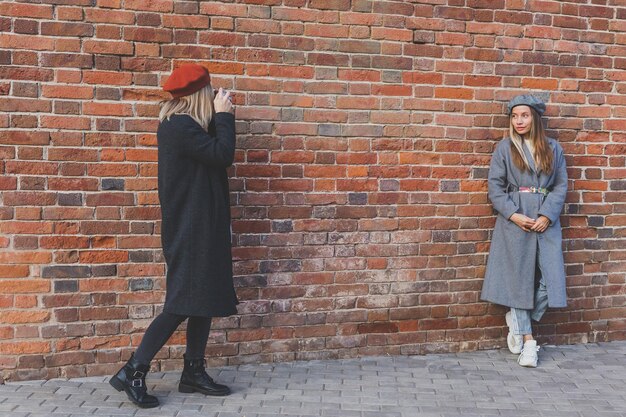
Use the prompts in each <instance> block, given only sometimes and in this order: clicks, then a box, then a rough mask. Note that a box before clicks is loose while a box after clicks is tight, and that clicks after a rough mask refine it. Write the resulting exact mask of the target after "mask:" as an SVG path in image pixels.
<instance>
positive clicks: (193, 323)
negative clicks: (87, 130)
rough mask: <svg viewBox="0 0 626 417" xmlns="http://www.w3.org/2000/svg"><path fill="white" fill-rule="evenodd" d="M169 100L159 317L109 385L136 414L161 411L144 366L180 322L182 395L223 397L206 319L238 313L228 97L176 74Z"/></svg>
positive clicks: (206, 79)
mask: <svg viewBox="0 0 626 417" xmlns="http://www.w3.org/2000/svg"><path fill="white" fill-rule="evenodd" d="M163 88H164V89H165V91H168V92H169V93H171V94H172V96H173V99H172V100H169V101H167V102H165V103H164V104H163V106H162V108H161V113H160V115H159V119H160V121H161V123H160V125H159V128H158V131H157V140H158V146H159V201H160V203H161V212H162V230H161V241H162V244H163V254H164V256H165V261H166V264H167V292H166V296H165V305H164V307H163V312H162V313H161V314H160V315H159V316H157V317H156V318H155V319H154V320H153V322H152V323H151V324H150V326H149V327H148V329H147V330H146V334H145V335H144V337H143V339H142V341H141V344H140V345H139V347H138V348H137V351H136V352H135V353H134V354H133V355H132V356H131V358H130V360H129V361H128V362H127V363H126V365H124V367H123V368H122V369H120V371H119V372H118V373H117V374H116V375H115V376H113V377H112V378H111V381H110V383H111V385H113V387H114V388H115V389H117V390H118V391H121V390H124V391H125V392H126V394H127V395H128V397H129V399H130V400H131V401H133V402H134V403H135V404H137V405H138V406H139V407H142V408H151V407H156V406H158V405H159V401H158V399H157V398H156V397H154V396H152V395H149V394H148V393H147V390H146V387H145V376H146V373H147V372H148V370H149V369H150V361H151V360H152V358H153V357H154V356H155V355H156V353H157V352H158V351H159V350H160V349H161V347H163V345H164V344H165V342H167V340H168V339H169V338H170V336H171V335H172V334H173V333H174V331H175V330H176V328H177V327H178V326H179V325H180V324H181V323H182V322H183V321H184V320H186V319H188V321H187V347H186V352H185V355H184V369H183V373H182V376H181V380H180V384H179V386H178V389H179V391H181V392H201V393H203V394H206V395H228V394H229V393H230V389H229V388H228V387H226V386H224V385H220V384H217V383H215V382H214V381H213V379H211V377H210V376H208V375H207V373H206V371H205V369H204V352H205V348H206V343H207V340H208V337H209V331H210V329H211V318H212V317H225V316H229V315H232V314H235V313H236V312H237V310H236V305H237V304H238V301H237V296H236V295H235V290H234V286H233V273H232V257H231V235H230V233H231V232H230V202H229V201H230V200H229V190H228V177H227V174H226V168H227V167H229V166H230V165H231V164H232V163H233V158H234V154H235V118H234V116H233V108H232V104H231V102H230V93H228V92H225V91H223V90H222V89H220V90H219V92H218V93H217V95H216V96H214V92H213V88H212V87H211V84H210V75H209V72H208V71H207V70H206V68H204V67H202V66H200V65H195V64H190V65H183V66H181V67H179V68H177V69H175V70H174V71H173V72H172V74H171V76H170V77H169V78H168V80H167V82H166V83H165V85H164V87H163Z"/></svg>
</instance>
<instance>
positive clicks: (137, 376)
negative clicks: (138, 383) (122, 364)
mask: <svg viewBox="0 0 626 417" xmlns="http://www.w3.org/2000/svg"><path fill="white" fill-rule="evenodd" d="M144 376H146V374H145V372H141V371H135V372H133V378H135V379H137V378H143V377H144Z"/></svg>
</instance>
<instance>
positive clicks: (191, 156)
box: [157, 113, 238, 317]
mask: <svg viewBox="0 0 626 417" xmlns="http://www.w3.org/2000/svg"><path fill="white" fill-rule="evenodd" d="M157 141H158V155H159V174H158V175H159V201H160V203H161V215H162V224H161V242H162V244H163V255H164V256H165V262H166V264H167V291H166V296H165V306H164V307H163V310H164V311H166V312H168V313H173V314H180V315H186V316H201V317H224V316H229V315H231V314H235V313H236V312H237V309H236V307H235V306H236V305H237V304H238V301H237V296H236V295H235V290H234V286H233V272H232V254H231V234H230V197H229V188H228V176H227V173H226V168H227V167H229V166H230V165H232V163H233V159H234V155H235V117H234V116H233V115H232V114H230V113H217V114H215V116H214V117H213V120H212V121H211V124H210V126H209V131H208V133H207V132H206V131H205V130H203V129H202V127H201V126H200V125H199V124H198V123H196V121H195V120H193V119H192V118H191V117H190V116H188V115H182V114H176V115H173V116H171V117H170V119H169V120H164V121H163V122H161V123H160V124H159V128H158V130H157Z"/></svg>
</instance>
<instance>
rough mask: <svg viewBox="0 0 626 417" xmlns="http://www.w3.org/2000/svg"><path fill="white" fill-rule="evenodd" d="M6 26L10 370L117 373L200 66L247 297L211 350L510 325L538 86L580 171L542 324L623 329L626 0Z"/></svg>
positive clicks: (505, 1)
mask: <svg viewBox="0 0 626 417" xmlns="http://www.w3.org/2000/svg"><path fill="white" fill-rule="evenodd" d="M47 3H48V4H47ZM52 3H54V4H52ZM0 30H1V32H0V64H1V65H2V66H1V68H0V94H1V95H0V111H1V114H0V155H1V160H0V172H1V173H2V176H1V177H0V196H1V197H0V198H1V205H0V232H1V234H0V248H1V249H0V288H1V291H0V367H1V368H2V369H3V370H4V371H3V374H2V375H3V377H4V378H7V379H28V378H50V377H57V376H68V377H75V376H84V375H100V374H110V373H112V372H113V370H115V369H117V367H118V366H119V364H120V362H121V361H122V359H124V358H127V357H128V355H129V354H130V352H131V351H132V350H133V349H134V347H136V346H137V344H138V342H139V341H140V339H141V336H142V333H143V330H144V329H145V327H146V326H147V325H148V324H149V322H150V321H151V318H152V317H154V315H155V314H158V312H159V308H160V305H161V302H162V300H163V296H164V292H163V289H164V270H165V267H164V264H163V258H162V255H161V251H160V238H159V216H160V213H159V206H158V199H157V192H156V189H157V181H156V174H157V164H156V156H157V149H156V141H155V134H154V132H155V129H156V126H157V120H156V116H157V113H158V101H159V100H161V99H163V98H165V97H166V96H164V94H163V93H162V92H161V90H160V88H159V86H160V85H161V84H162V83H163V82H164V79H165V77H166V76H167V74H168V73H169V72H170V71H171V69H172V68H173V65H175V64H176V63H181V62H184V61H197V62H202V63H203V64H205V65H207V66H208V68H209V69H210V71H211V72H212V74H213V79H214V84H215V86H218V87H219V86H221V87H225V88H228V89H234V90H235V91H236V104H237V118H238V124H237V129H238V151H237V158H236V164H235V166H234V167H233V168H232V170H231V174H232V183H231V185H232V202H233V211H232V212H233V217H234V220H233V230H234V232H235V236H234V240H235V247H234V249H233V251H234V256H235V258H236V262H235V265H234V268H235V272H236V275H237V276H236V285H237V290H238V294H239V296H240V298H241V300H242V301H243V303H242V305H241V306H240V312H241V314H240V315H238V316H234V317H230V318H226V319H220V320H216V321H215V326H214V327H215V330H214V331H213V332H212V337H211V339H210V345H209V347H208V350H207V352H208V354H209V355H210V356H211V359H210V363H211V364H212V365H223V364H238V363H245V362H257V361H289V360H306V359H319V358H341V357H351V356H356V355H384V354H421V353H426V352H450V351H459V350H474V349H488V348H494V347H501V346H503V345H504V344H505V342H504V335H505V333H504V319H503V312H504V310H503V308H501V307H498V306H494V305H489V304H486V303H482V302H480V301H479V290H480V288H481V282H482V277H483V275H484V266H485V261H486V256H487V251H488V247H489V237H490V233H491V229H492V227H493V225H494V221H495V217H494V215H493V211H492V208H491V206H490V204H489V202H488V200H487V196H486V181H485V179H486V175H487V169H488V168H487V167H488V164H489V160H490V154H491V152H492V150H493V148H494V145H495V144H496V143H497V141H498V140H499V139H500V138H501V137H502V136H503V135H504V134H505V131H506V129H505V128H506V127H507V117H506V116H504V115H503V110H504V108H505V103H506V101H508V99H509V98H511V97H512V96H513V95H516V94H518V93H521V92H525V91H532V92H534V93H536V94H538V95H540V96H541V97H543V98H545V99H546V100H548V101H549V103H550V105H549V107H548V113H547V120H548V130H549V133H550V135H551V136H553V137H556V138H558V140H559V141H560V142H561V144H562V145H563V147H564V149H565V151H566V153H567V162H568V165H569V168H568V172H569V175H570V182H569V186H570V192H569V194H568V198H567V204H566V208H565V215H564V216H563V225H564V237H565V240H564V249H565V258H566V262H567V273H568V294H569V299H570V306H569V307H568V308H566V309H559V310H555V311H552V312H550V313H549V314H548V315H547V316H546V317H545V320H544V322H543V324H542V325H541V327H540V334H541V340H542V341H543V342H550V343H584V342H594V341H606V340H616V339H624V338H625V334H626V333H625V331H626V324H625V320H624V319H625V317H626V308H625V307H624V305H625V296H624V294H625V292H626V285H625V277H626V248H625V246H626V245H625V235H626V228H625V225H626V196H625V193H624V190H625V189H626V180H625V179H624V178H625V177H626V167H625V165H626V163H625V161H626V159H625V157H624V155H625V154H626V134H625V133H624V130H625V127H626V98H625V97H626V95H624V93H626V71H625V70H626V2H625V1H624V0H577V1H550V0H544V1H539V0H528V1H524V0H490V1H486V0H431V1H419V0H416V1H410V2H409V1H406V2H394V1H369V0H352V1H350V0H235V1H222V2H220V1H204V2H195V1H172V0H152V1H143V0H124V1H121V0H63V1H60V0H59V1H50V2H45V1H44V2H42V3H36V2H32V3H30V2H28V3H27V2H2V3H0ZM183 344H184V333H183V332H179V333H176V334H175V336H174V337H173V339H172V340H171V341H170V343H169V345H168V346H167V347H166V348H164V349H163V350H162V351H161V352H160V353H159V355H158V360H157V361H155V363H154V366H155V367H156V368H159V367H160V368H161V369H173V368H179V367H180V366H181V361H180V359H179V358H180V357H181V355H182V352H183V349H184V347H183Z"/></svg>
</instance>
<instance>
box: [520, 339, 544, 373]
mask: <svg viewBox="0 0 626 417" xmlns="http://www.w3.org/2000/svg"><path fill="white" fill-rule="evenodd" d="M537 352H539V346H537V341H536V340H527V341H526V342H524V347H523V348H522V353H520V355H519V358H517V363H519V364H520V365H521V366H526V367H528V368H536V367H537V359H538V358H537Z"/></svg>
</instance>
